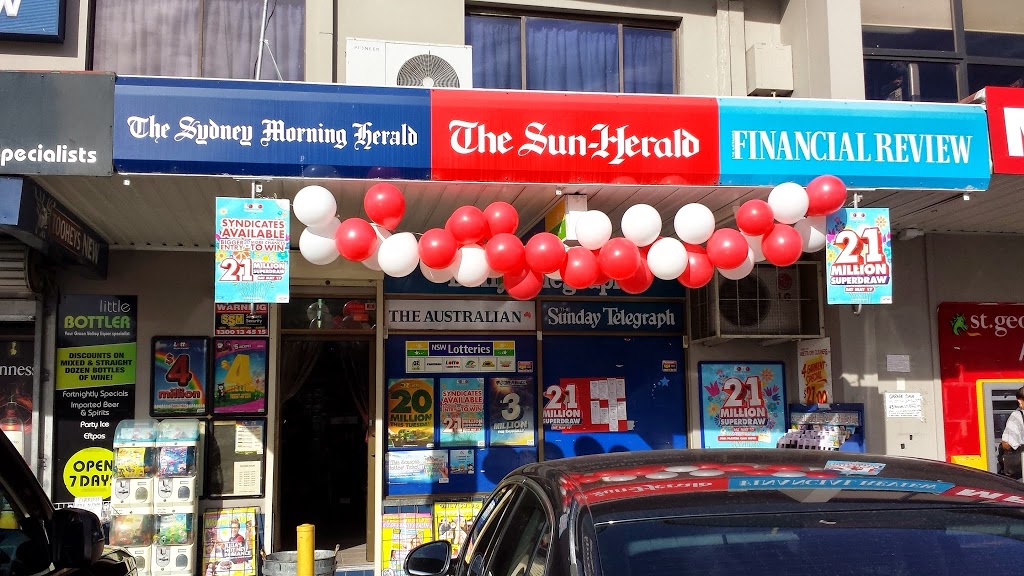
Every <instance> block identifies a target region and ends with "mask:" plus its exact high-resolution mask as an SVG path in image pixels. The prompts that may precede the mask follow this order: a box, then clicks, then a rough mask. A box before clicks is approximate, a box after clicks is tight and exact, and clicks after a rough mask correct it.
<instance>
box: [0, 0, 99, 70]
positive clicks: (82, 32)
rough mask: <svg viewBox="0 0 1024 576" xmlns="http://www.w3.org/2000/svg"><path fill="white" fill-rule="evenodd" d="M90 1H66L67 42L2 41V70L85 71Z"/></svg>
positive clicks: (0, 60)
mask: <svg viewBox="0 0 1024 576" xmlns="http://www.w3.org/2000/svg"><path fill="white" fill-rule="evenodd" d="M88 22H89V1H88V0H67V16H66V20H65V23H64V43H63V44H44V43H41V42H0V70H85V59H86V39H87V38H88V34H87V30H86V28H87V26H88Z"/></svg>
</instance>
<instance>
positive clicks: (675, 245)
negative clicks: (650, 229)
mask: <svg viewBox="0 0 1024 576" xmlns="http://www.w3.org/2000/svg"><path fill="white" fill-rule="evenodd" d="M688 260H689V255H688V254H687V253H686V247H685V246H683V243H682V242H680V241H679V240H676V239H675V238H662V239H661V240H658V241H657V242H655V243H654V245H653V246H651V249H650V250H649V251H648V252H647V266H648V267H650V269H651V274H654V276H655V277H656V278H661V279H662V280H675V279H676V278H679V275H680V274H682V273H683V271H684V270H686V263H687V261H688Z"/></svg>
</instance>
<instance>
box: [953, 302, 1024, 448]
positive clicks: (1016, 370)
mask: <svg viewBox="0 0 1024 576" xmlns="http://www.w3.org/2000/svg"><path fill="white" fill-rule="evenodd" d="M939 361H940V374H941V376H942V412H943V414H942V420H943V428H944V429H945V436H946V459H947V460H949V461H953V457H954V456H973V455H981V446H982V444H981V438H980V436H979V434H980V432H979V422H978V418H979V415H978V408H979V407H978V381H979V380H1002V379H1017V378H1020V379H1024V304H979V303H974V302H943V303H942V304H940V305H939Z"/></svg>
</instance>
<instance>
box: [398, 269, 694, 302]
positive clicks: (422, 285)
mask: <svg viewBox="0 0 1024 576" xmlns="http://www.w3.org/2000/svg"><path fill="white" fill-rule="evenodd" d="M384 293H385V294H464V295H470V294H476V295H480V296H504V295H505V284H504V283H502V280H501V277H498V278H488V279H487V280H486V281H485V282H484V283H483V284H481V285H480V286H476V287H473V288H468V287H466V286H462V285H461V284H459V283H458V282H456V281H455V280H450V281H448V282H446V283H444V284H435V283H433V282H431V281H430V280H427V279H426V278H424V277H423V274H422V273H421V272H420V271H419V269H416V270H413V272H412V273H411V274H409V275H408V276H403V277H402V278H394V277H392V276H385V277H384ZM540 295H541V296H599V297H602V298H606V297H620V296H621V297H627V298H634V297H635V296H633V295H630V294H627V293H626V292H623V290H622V288H620V287H619V283H618V282H616V281H615V280H608V281H607V282H605V283H604V284H602V285H600V286H595V287H593V288H584V289H582V290H577V289H575V288H573V287H572V286H569V285H567V284H566V283H565V282H562V281H561V280H552V279H551V278H548V277H547V276H545V277H544V287H543V288H541V291H540ZM685 295H686V289H685V288H683V285H682V284H680V283H679V282H676V281H675V280H658V279H657V278H655V279H654V284H652V285H651V287H650V288H648V289H647V290H646V291H645V292H644V293H643V294H640V296H642V297H644V298H681V297H683V296H685Z"/></svg>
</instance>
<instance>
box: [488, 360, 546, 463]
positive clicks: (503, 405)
mask: <svg viewBox="0 0 1024 576" xmlns="http://www.w3.org/2000/svg"><path fill="white" fill-rule="evenodd" d="M535 387H536V384H535V383H534V380H533V378H532V377H526V378H491V379H490V390H489V392H490V417H491V419H490V421H491V446H533V445H534V443H535V437H536V414H535V412H534V398H535V397H536V392H535Z"/></svg>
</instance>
